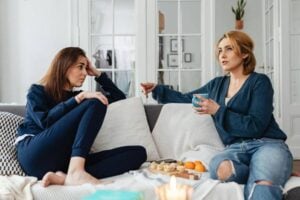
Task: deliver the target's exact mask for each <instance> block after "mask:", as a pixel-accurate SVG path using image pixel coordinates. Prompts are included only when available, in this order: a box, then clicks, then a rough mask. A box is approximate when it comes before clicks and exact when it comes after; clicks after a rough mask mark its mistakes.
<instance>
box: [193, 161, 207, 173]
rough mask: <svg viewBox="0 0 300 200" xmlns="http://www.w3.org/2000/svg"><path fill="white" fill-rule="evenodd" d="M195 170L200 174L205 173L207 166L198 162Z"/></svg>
mask: <svg viewBox="0 0 300 200" xmlns="http://www.w3.org/2000/svg"><path fill="white" fill-rule="evenodd" d="M195 170H196V171H198V172H205V171H206V169H205V166H204V165H203V164H202V163H201V162H200V163H199V162H197V164H196V165H195Z"/></svg>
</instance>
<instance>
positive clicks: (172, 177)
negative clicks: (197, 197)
mask: <svg viewBox="0 0 300 200" xmlns="http://www.w3.org/2000/svg"><path fill="white" fill-rule="evenodd" d="M170 189H171V190H172V191H174V190H176V178H175V176H171V180H170Z"/></svg>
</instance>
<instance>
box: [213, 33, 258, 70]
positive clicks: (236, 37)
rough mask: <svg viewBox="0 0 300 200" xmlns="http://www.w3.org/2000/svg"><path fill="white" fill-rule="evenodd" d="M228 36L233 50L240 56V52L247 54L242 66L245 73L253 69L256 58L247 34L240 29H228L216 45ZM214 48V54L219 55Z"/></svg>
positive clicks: (251, 41)
mask: <svg viewBox="0 0 300 200" xmlns="http://www.w3.org/2000/svg"><path fill="white" fill-rule="evenodd" d="M224 38H228V39H229V41H230V42H231V44H232V46H233V51H234V52H235V53H236V54H237V55H238V56H242V54H247V55H248V56H247V57H246V58H244V62H243V66H244V71H243V73H244V74H245V75H248V74H250V73H252V72H253V71H254V70H255V66H256V59H255V56H254V53H253V49H254V43H253V40H252V39H251V38H250V36H249V35H247V34H246V33H244V32H242V31H229V32H227V33H225V34H224V35H223V36H222V37H221V38H220V39H219V41H218V43H217V47H218V46H219V44H220V42H221V41H222V40H223V39H224ZM217 49H218V48H216V56H217V58H218V57H219V51H218V50H217Z"/></svg>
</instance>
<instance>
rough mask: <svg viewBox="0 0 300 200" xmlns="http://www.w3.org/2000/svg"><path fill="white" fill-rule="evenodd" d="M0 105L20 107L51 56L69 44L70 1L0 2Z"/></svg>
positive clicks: (22, 0) (45, 68)
mask: <svg viewBox="0 0 300 200" xmlns="http://www.w3.org/2000/svg"><path fill="white" fill-rule="evenodd" d="M0 33H1V35H0V44H1V45H0V102H9V103H19V104H24V103H25V101H26V99H25V98H26V93H27V90H28V88H29V86H30V85H31V84H32V83H35V82H37V81H38V80H39V79H40V78H41V77H42V75H43V74H44V73H45V72H46V70H47V68H48V66H49V64H50V62H51V60H52V58H53V57H54V55H55V53H56V52H57V51H58V50H60V49H61V48H63V47H66V46H70V45H71V0H0Z"/></svg>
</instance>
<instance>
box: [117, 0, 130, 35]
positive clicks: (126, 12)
mask: <svg viewBox="0 0 300 200" xmlns="http://www.w3.org/2000/svg"><path fill="white" fill-rule="evenodd" d="M134 13H135V11H134V0H126V1H124V0H115V12H114V14H115V33H116V34H134V32H135V24H134V22H135V16H134Z"/></svg>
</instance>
